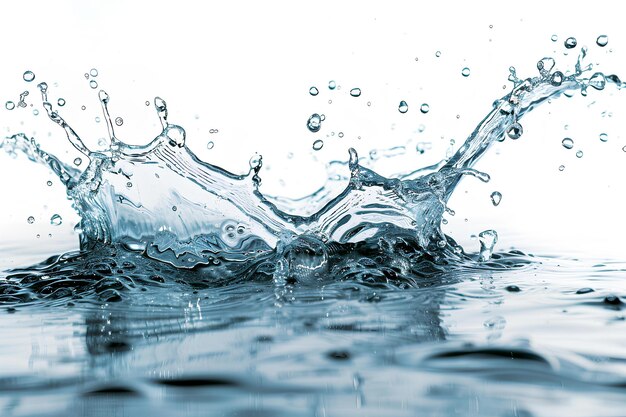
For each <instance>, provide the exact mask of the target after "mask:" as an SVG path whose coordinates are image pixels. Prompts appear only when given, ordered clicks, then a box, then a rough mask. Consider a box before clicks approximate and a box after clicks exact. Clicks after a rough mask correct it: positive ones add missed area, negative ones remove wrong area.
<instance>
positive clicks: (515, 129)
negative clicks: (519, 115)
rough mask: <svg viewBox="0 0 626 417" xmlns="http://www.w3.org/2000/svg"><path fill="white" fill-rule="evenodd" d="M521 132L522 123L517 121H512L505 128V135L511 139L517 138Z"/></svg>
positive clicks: (522, 130) (522, 131)
mask: <svg viewBox="0 0 626 417" xmlns="http://www.w3.org/2000/svg"><path fill="white" fill-rule="evenodd" d="M523 133H524V129H523V128H522V125H521V124H519V123H517V122H515V123H513V124H512V125H511V126H509V128H508V129H507V130H506V134H507V136H508V137H510V138H511V139H519V138H520V137H521V136H522V134H523Z"/></svg>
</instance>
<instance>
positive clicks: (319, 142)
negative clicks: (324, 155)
mask: <svg viewBox="0 0 626 417" xmlns="http://www.w3.org/2000/svg"><path fill="white" fill-rule="evenodd" d="M323 147H324V141H323V140H321V139H318V140H316V141H315V142H313V150H314V151H319V150H320V149H322V148H323Z"/></svg>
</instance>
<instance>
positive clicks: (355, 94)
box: [350, 88, 361, 97]
mask: <svg viewBox="0 0 626 417" xmlns="http://www.w3.org/2000/svg"><path fill="white" fill-rule="evenodd" d="M350 95H351V96H352V97H359V96H360V95H361V89H360V88H353V89H352V90H350Z"/></svg>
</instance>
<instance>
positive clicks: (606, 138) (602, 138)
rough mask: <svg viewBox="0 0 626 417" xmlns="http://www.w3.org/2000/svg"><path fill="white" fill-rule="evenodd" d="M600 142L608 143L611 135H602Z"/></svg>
mask: <svg viewBox="0 0 626 417" xmlns="http://www.w3.org/2000/svg"><path fill="white" fill-rule="evenodd" d="M600 140H601V141H602V142H606V141H608V140H609V135H607V134H606V133H600Z"/></svg>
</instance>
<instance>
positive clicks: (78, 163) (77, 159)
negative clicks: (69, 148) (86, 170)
mask: <svg viewBox="0 0 626 417" xmlns="http://www.w3.org/2000/svg"><path fill="white" fill-rule="evenodd" d="M82 163H83V160H82V159H80V158H76V159H74V165H76V166H80V164H82Z"/></svg>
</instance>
